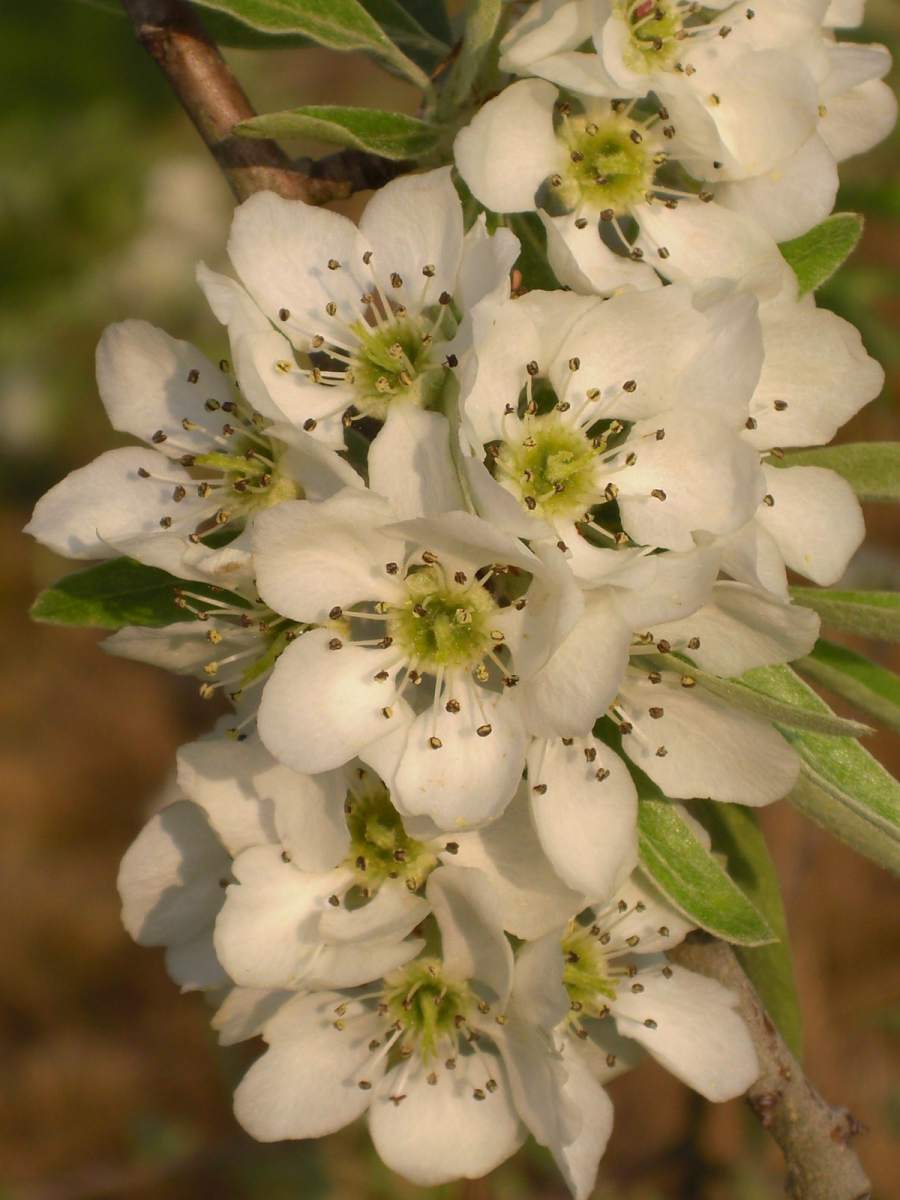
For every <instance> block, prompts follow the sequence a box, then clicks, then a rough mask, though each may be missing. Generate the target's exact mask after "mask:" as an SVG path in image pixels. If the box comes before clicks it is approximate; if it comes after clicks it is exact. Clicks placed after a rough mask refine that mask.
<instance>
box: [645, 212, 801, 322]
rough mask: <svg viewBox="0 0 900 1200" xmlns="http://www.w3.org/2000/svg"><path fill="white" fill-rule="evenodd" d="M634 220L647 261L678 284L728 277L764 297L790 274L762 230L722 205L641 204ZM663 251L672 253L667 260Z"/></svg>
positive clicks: (698, 282)
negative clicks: (660, 250) (661, 256)
mask: <svg viewBox="0 0 900 1200" xmlns="http://www.w3.org/2000/svg"><path fill="white" fill-rule="evenodd" d="M634 216H635V218H636V219H637V221H638V223H639V225H640V235H639V237H638V245H639V246H640V247H641V248H642V249H643V250H644V254H645V255H646V257H647V261H648V262H653V263H655V264H656V265H657V268H658V270H660V271H662V272H663V273H664V274H665V275H666V277H667V278H668V279H671V280H673V281H674V282H676V283H679V282H684V283H690V284H693V285H694V286H696V285H698V284H701V283H706V282H707V281H709V280H711V279H729V280H733V281H734V282H735V283H737V284H740V285H741V286H742V287H743V288H746V289H747V290H748V291H752V292H755V293H756V294H757V295H758V296H760V297H761V298H763V299H764V298H766V297H767V296H774V295H776V294H777V293H778V292H779V291H780V290H781V288H782V286H783V283H784V279H785V274H786V271H789V270H790V268H789V267H788V266H787V263H786V262H785V261H784V259H783V258H782V257H781V254H780V252H779V250H778V246H777V245H776V243H775V241H774V239H773V238H772V237H771V236H770V235H769V234H768V233H766V231H765V230H764V229H763V228H762V227H761V226H759V225H757V224H756V223H755V222H754V221H751V220H750V219H749V218H748V217H745V216H744V215H743V214H742V213H736V212H732V211H731V210H730V209H727V208H725V207H724V206H723V205H721V204H704V203H703V202H702V201H700V200H697V201H693V200H683V201H681V202H680V203H679V205H678V208H677V209H670V208H666V207H665V205H663V204H640V205H638V206H637V207H636V208H635V210H634ZM659 247H664V248H665V249H666V250H668V252H669V254H668V257H667V258H666V259H665V260H664V261H661V260H660V259H659V258H658V255H657V249H658V248H659Z"/></svg>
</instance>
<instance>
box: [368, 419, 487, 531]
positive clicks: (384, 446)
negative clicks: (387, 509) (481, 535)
mask: <svg viewBox="0 0 900 1200" xmlns="http://www.w3.org/2000/svg"><path fill="white" fill-rule="evenodd" d="M368 465H369V486H370V487H371V489H372V490H373V491H374V492H378V494H379V495H381V496H384V497H385V499H387V500H388V501H389V503H390V505H391V508H392V509H393V511H394V513H395V514H396V516H397V517H398V518H399V519H400V520H403V521H406V520H409V519H410V518H412V517H431V516H438V515H439V514H440V513H443V512H451V511H453V510H456V509H463V508H464V507H465V500H464V499H463V494H462V489H461V488H460V486H459V480H458V478H457V475H456V471H455V469H454V467H453V460H452V458H451V457H450V426H449V424H448V422H447V418H446V417H445V416H444V415H443V414H442V413H435V412H425V411H424V410H423V409H421V408H418V407H417V406H415V405H412V404H391V405H389V407H388V413H387V419H386V420H385V423H384V425H383V426H382V428H381V430H380V431H379V433H378V434H377V436H376V437H375V440H374V441H373V442H372V445H371V447H370V449H369V464H368Z"/></svg>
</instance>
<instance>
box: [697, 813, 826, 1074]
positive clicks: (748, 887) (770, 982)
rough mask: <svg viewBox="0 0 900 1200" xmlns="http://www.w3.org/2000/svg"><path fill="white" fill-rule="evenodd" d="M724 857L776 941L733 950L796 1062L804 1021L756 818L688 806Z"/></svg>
mask: <svg viewBox="0 0 900 1200" xmlns="http://www.w3.org/2000/svg"><path fill="white" fill-rule="evenodd" d="M692 807H693V808H694V810H695V812H696V813H697V815H698V816H699V817H700V819H701V820H702V822H703V824H704V826H705V827H706V829H707V831H708V832H709V834H710V836H711V837H712V844H713V850H714V851H715V852H716V853H718V854H723V855H724V856H725V858H726V861H727V863H728V874H729V875H730V876H731V878H732V879H733V880H734V881H735V883H737V884H739V885H740V887H741V888H742V889H743V891H744V892H745V893H746V894H747V895H748V896H749V897H750V899H751V900H752V901H753V903H754V904H755V905H756V907H757V908H758V909H759V910H760V912H761V913H763V915H764V916H765V918H766V920H767V921H768V922H769V925H770V926H771V928H772V929H773V930H774V931H775V933H776V934H777V936H778V941H777V942H771V943H770V944H769V945H767V946H738V947H737V950H736V954H737V956H738V958H739V959H740V962H741V965H742V966H743V968H744V970H745V971H746V972H747V974H748V975H749V977H750V981H751V983H752V984H753V986H754V987H755V988H756V990H757V992H759V994H760V997H761V998H762V1001H763V1003H764V1004H765V1006H766V1009H767V1011H768V1013H769V1015H770V1016H771V1017H772V1019H773V1021H774V1022H775V1024H776V1025H777V1026H778V1031H779V1033H780V1034H781V1036H782V1037H783V1038H784V1040H785V1041H786V1042H787V1044H788V1046H790V1048H791V1050H792V1052H793V1053H794V1055H795V1056H796V1057H797V1058H798V1059H799V1058H801V1057H802V1055H803V1021H802V1017H801V1014H800V1005H799V1003H798V1001H797V990H796V985H795V982H794V967H793V962H792V960H791V948H790V940H789V937H788V929H787V922H786V920H785V915H784V906H783V904H782V902H781V889H780V887H779V884H778V875H777V873H776V871H775V865H774V863H773V862H772V858H771V856H770V854H769V848H768V846H767V845H766V839H765V838H764V837H763V834H762V830H761V829H760V827H759V818H758V817H757V815H756V812H755V811H754V810H753V809H752V808H747V807H746V806H745V805H741V804H720V803H717V802H716V801H715V800H700V801H696V802H695V804H694V805H693V806H692Z"/></svg>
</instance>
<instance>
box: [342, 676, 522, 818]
mask: <svg viewBox="0 0 900 1200" xmlns="http://www.w3.org/2000/svg"><path fill="white" fill-rule="evenodd" d="M446 697H447V698H448V699H455V700H458V701H459V704H460V711H459V712H448V711H447V709H446V707H445V702H442V703H439V704H437V705H436V707H435V711H434V712H433V713H432V711H431V710H430V709H429V710H426V711H425V712H423V713H420V715H419V716H417V717H416V718H415V720H414V721H413V723H412V724H411V726H410V728H409V733H408V735H407V738H406V742H405V745H403V746H402V748H399V747H398V749H399V750H400V757H399V760H398V762H397V765H396V769H395V772H392V773H391V776H390V785H391V795H392V798H393V801H394V803H395V804H396V805H397V808H398V809H399V810H400V811H401V812H402V813H404V814H409V815H411V816H419V815H423V814H424V815H426V816H429V817H430V818H431V819H432V820H433V821H434V823H435V824H436V825H437V826H438V827H439V828H441V829H447V830H460V829H466V828H471V827H472V826H477V825H482V824H484V822H486V821H490V820H493V819H494V818H495V817H497V816H499V815H500V813H502V812H503V810H504V808H506V805H507V804H508V803H509V801H510V800H511V799H512V797H513V795H514V793H515V791H516V788H517V787H518V786H519V780H520V779H521V778H522V770H523V767H524V765H525V742H526V739H525V731H524V729H523V727H522V722H521V719H520V717H519V714H518V712H517V710H516V707H515V705H514V704H513V703H512V701H511V699H510V698H509V697H508V696H493V695H492V694H491V693H488V692H485V691H484V690H483V689H481V688H478V687H477V686H476V685H474V684H473V683H472V682H471V681H470V680H469V679H468V678H467V677H466V676H465V675H461V676H460V677H459V678H458V680H456V681H454V682H452V683H450V684H448V689H447V692H446ZM479 729H481V730H488V732H487V733H484V732H482V733H479V732H478V730H479ZM433 738H435V739H437V741H438V742H439V743H440V745H439V746H438V747H437V748H435V746H434V743H433V742H432V739H433ZM362 757H363V759H364V760H366V761H368V760H367V756H366V753H365V751H364V752H363V754H362ZM370 765H373V766H374V763H373V764H370Z"/></svg>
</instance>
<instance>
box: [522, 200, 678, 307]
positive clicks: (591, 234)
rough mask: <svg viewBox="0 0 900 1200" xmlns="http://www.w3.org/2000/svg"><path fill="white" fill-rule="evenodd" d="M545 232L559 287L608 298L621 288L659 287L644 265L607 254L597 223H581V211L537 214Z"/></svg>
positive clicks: (549, 255)
mask: <svg viewBox="0 0 900 1200" xmlns="http://www.w3.org/2000/svg"><path fill="white" fill-rule="evenodd" d="M538 215H539V216H540V218H541V221H542V222H543V225H544V228H545V229H546V231H547V261H548V262H549V263H550V267H551V269H552V271H553V273H554V275H555V276H556V278H557V279H558V280H559V282H560V283H561V284H563V285H564V286H565V287H570V288H573V289H574V290H575V291H576V292H581V293H582V294H585V293H590V292H593V293H595V294H597V295H607V294H609V293H611V292H615V291H616V290H617V289H618V288H621V287H628V286H630V287H634V288H638V289H639V290H640V291H644V290H646V289H649V288H657V287H659V286H660V283H661V281H660V278H659V276H658V275H657V274H656V272H655V271H654V270H653V268H652V267H650V266H648V264H647V263H638V262H635V261H634V260H633V259H631V258H627V257H626V256H625V255H623V254H616V253H615V251H613V250H610V249H609V247H608V246H607V245H606V243H605V242H604V241H603V239H602V238H601V237H600V235H599V233H598V230H597V221H596V219H595V220H592V221H591V220H589V221H588V222H587V224H586V225H584V226H582V227H579V226H578V225H577V224H576V221H580V220H583V216H582V213H581V211H580V210H576V211H575V212H571V213H567V214H565V215H564V216H559V217H551V216H548V215H547V213H545V212H540V213H539V214H538Z"/></svg>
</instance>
